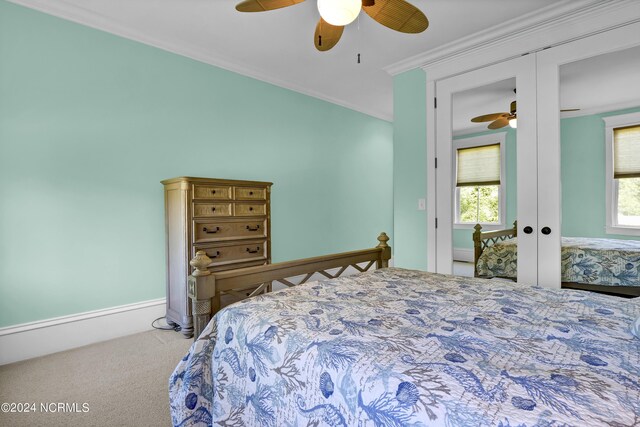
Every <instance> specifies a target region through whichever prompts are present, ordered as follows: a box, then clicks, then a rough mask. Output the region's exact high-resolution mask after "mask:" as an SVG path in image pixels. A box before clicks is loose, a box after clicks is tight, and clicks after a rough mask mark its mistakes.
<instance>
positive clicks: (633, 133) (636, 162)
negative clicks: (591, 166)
mask: <svg viewBox="0 0 640 427" xmlns="http://www.w3.org/2000/svg"><path fill="white" fill-rule="evenodd" d="M604 120H605V122H606V137H607V154H608V156H607V232H608V233H615V234H630V235H640V113H633V114H625V115H619V116H611V117H606V118H605V119H604Z"/></svg>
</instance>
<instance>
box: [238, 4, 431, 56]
mask: <svg viewBox="0 0 640 427" xmlns="http://www.w3.org/2000/svg"><path fill="white" fill-rule="evenodd" d="M303 1H304V0H245V1H242V2H240V3H238V4H237V5H236V10H237V11H239V12H265V11H268V10H274V9H280V8H283V7H288V6H293V5H296V4H298V3H302V2H303ZM361 10H364V11H365V13H366V14H367V15H369V16H370V17H372V18H373V19H374V20H376V21H377V22H379V23H380V24H382V25H384V26H385V27H388V28H391V29H392V30H396V31H400V32H402V33H410V34H416V33H421V32H423V31H424V30H426V29H427V27H428V26H429V20H427V17H426V16H425V15H424V13H422V12H421V11H420V9H418V8H416V7H415V6H413V5H411V4H409V3H408V2H406V1H405V0H318V11H319V12H320V20H319V21H318V24H317V25H316V32H315V35H314V44H315V46H316V49H318V50H319V51H322V52H325V51H327V50H329V49H331V48H332V47H334V46H335V45H336V44H338V42H339V41H340V37H342V32H343V31H344V27H345V25H348V24H350V23H351V22H353V21H354V20H355V19H356V18H357V17H358V15H359V14H360V11H361Z"/></svg>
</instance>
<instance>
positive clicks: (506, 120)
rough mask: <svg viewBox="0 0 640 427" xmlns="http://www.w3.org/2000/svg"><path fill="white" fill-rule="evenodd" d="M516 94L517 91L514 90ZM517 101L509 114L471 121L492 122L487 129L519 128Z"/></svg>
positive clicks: (486, 116)
mask: <svg viewBox="0 0 640 427" xmlns="http://www.w3.org/2000/svg"><path fill="white" fill-rule="evenodd" d="M513 91H514V92H515V89H514V90H513ZM516 107H517V104H516V101H513V102H512V103H511V105H509V112H508V113H507V112H504V113H493V114H484V115H482V116H478V117H474V118H473V119H471V121H472V122H473V123H482V122H491V123H489V126H487V128H489V129H500V128H503V127H505V126H511V127H512V128H514V129H516V128H517V127H518V114H517V111H516ZM578 110H580V109H579V108H568V109H566V110H560V111H561V112H565V111H578Z"/></svg>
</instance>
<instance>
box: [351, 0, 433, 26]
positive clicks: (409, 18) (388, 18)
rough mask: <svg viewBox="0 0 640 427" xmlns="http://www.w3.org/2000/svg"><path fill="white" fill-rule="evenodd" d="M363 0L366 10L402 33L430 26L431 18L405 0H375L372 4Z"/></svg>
mask: <svg viewBox="0 0 640 427" xmlns="http://www.w3.org/2000/svg"><path fill="white" fill-rule="evenodd" d="M367 3H370V2H366V1H365V2H363V3H362V8H363V9H364V11H365V12H366V13H367V15H369V16H370V17H372V18H373V19H374V20H376V21H378V22H379V23H381V24H382V25H384V26H385V27H388V28H391V29H392V30H396V31H400V32H401V33H412V34H415V33H421V32H423V31H424V30H426V29H427V27H428V26H429V20H428V19H427V17H426V16H425V14H424V13H422V12H421V11H420V9H418V8H417V7H415V6H413V5H411V4H409V3H407V2H406V1H405V0H375V2H374V4H373V5H372V6H368V5H367Z"/></svg>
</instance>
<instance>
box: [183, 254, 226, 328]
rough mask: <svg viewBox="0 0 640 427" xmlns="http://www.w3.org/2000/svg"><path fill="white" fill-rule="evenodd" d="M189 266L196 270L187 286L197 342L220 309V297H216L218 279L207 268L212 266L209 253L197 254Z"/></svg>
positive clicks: (188, 280)
mask: <svg viewBox="0 0 640 427" xmlns="http://www.w3.org/2000/svg"><path fill="white" fill-rule="evenodd" d="M189 264H191V266H192V267H193V268H194V271H193V273H191V275H190V276H189V278H188V279H187V286H188V290H189V298H191V311H192V314H193V338H194V340H196V339H197V338H198V336H199V335H200V333H202V330H203V329H204V328H205V327H206V326H207V324H208V323H209V321H210V320H211V313H215V312H217V311H218V310H219V309H220V300H219V298H220V296H219V295H216V278H215V276H214V275H212V274H211V272H210V271H209V269H208V268H207V266H208V265H209V264H211V259H210V258H209V257H208V256H207V253H206V252H205V251H198V252H196V256H195V258H193V259H192V260H191V261H189Z"/></svg>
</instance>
